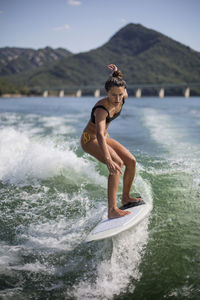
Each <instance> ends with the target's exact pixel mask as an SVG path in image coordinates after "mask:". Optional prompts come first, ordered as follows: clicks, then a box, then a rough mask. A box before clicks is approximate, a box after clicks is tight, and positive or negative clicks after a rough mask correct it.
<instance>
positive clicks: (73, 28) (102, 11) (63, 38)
mask: <svg viewBox="0 0 200 300" xmlns="http://www.w3.org/2000/svg"><path fill="white" fill-rule="evenodd" d="M128 23H140V24H142V25H144V26H146V27H148V28H151V29H154V30H157V31H159V32H161V33H163V34H165V35H167V36H169V37H171V38H173V39H175V40H177V41H179V42H181V43H183V44H185V45H187V46H190V47H191V48H193V49H194V50H197V51H200V0H121V1H120V0H0V47H5V46H12V47H13V46H15V47H25V48H34V49H38V48H43V47H46V46H50V47H53V48H57V47H63V48H66V49H68V50H70V51H72V52H73V53H78V52H83V51H88V50H90V49H94V48H97V47H99V46H101V45H103V44H104V43H105V42H107V41H108V39H109V38H110V37H111V36H113V35H114V34H115V33H116V32H117V31H118V30H119V29H120V28H122V27H124V26H125V25H126V24H128Z"/></svg>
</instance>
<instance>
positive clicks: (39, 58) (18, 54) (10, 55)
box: [0, 47, 72, 76]
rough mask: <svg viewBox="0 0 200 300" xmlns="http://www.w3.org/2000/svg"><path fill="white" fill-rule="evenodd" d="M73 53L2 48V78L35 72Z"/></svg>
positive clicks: (0, 54)
mask: <svg viewBox="0 0 200 300" xmlns="http://www.w3.org/2000/svg"><path fill="white" fill-rule="evenodd" d="M71 54H72V53H71V52H69V51H68V50H65V49H62V48H58V49H52V48H50V47H46V48H44V49H38V50H33V49H26V48H12V47H5V48H0V76H6V75H12V74H16V73H17V74H18V73H21V72H23V71H28V70H33V69H35V68H38V67H41V66H43V65H45V64H49V63H52V62H54V61H59V60H60V59H62V58H63V57H68V56H69V55H71Z"/></svg>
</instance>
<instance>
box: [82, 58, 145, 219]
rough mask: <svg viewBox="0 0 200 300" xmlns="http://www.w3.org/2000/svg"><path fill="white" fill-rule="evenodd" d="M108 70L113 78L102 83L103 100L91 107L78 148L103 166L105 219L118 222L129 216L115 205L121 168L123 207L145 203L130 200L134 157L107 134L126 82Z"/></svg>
mask: <svg viewBox="0 0 200 300" xmlns="http://www.w3.org/2000/svg"><path fill="white" fill-rule="evenodd" d="M108 68H109V69H110V70H112V75H111V76H110V77H109V79H108V80H107V81H106V83H105V90H106V97H104V98H103V99H101V100H99V101H98V102H97V103H96V104H95V105H94V107H93V109H92V112H91V118H90V120H89V122H88V124H87V126H86V127H85V129H84V131H83V134H82V137H81V146H82V148H83V150H84V151H85V152H87V153H89V154H90V155H92V156H93V157H95V158H96V159H98V160H99V161H100V162H102V163H104V164H106V166H107V168H108V171H109V176H108V218H119V217H123V216H125V215H127V214H130V212H129V211H127V210H126V211H125V210H122V209H119V208H118V207H117V203H116V197H117V190H118V185H119V179H120V174H122V167H123V166H125V172H124V176H123V193H122V204H123V205H125V206H127V207H128V206H129V205H133V204H135V205H140V204H143V203H144V202H143V200H142V199H141V198H135V197H131V196H130V190H131V186H132V183H133V180H134V177H135V173H136V159H135V157H134V156H133V155H132V154H131V153H130V152H129V151H128V150H127V149H126V148H125V147H124V146H122V145H121V144H120V143H119V142H117V141H116V140H114V139H111V138H110V137H109V134H108V132H107V129H108V126H109V124H110V122H111V121H112V120H114V119H116V118H117V117H118V116H119V115H120V113H121V110H122V108H123V105H124V103H125V99H127V98H128V94H127V90H126V82H125V81H124V80H123V76H122V73H121V72H120V71H119V70H118V69H117V67H116V65H114V64H110V65H108Z"/></svg>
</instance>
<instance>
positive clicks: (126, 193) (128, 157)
mask: <svg viewBox="0 0 200 300" xmlns="http://www.w3.org/2000/svg"><path fill="white" fill-rule="evenodd" d="M107 143H108V144H109V145H110V146H111V147H112V148H113V149H114V150H115V152H116V153H117V154H118V155H119V157H120V158H121V160H122V161H123V163H124V165H125V167H126V168H125V172H124V177H123V193H122V203H123V204H127V203H128V202H138V201H140V200H141V199H140V198H135V197H131V196H130V191H131V187H132V183H133V180H134V177H135V173H136V159H135V157H134V156H133V155H132V154H131V153H130V152H129V151H128V150H127V149H126V148H125V147H124V146H122V145H121V144H120V143H118V142H117V141H115V140H113V139H110V138H108V139H107Z"/></svg>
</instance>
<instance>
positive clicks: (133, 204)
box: [119, 197, 145, 210]
mask: <svg viewBox="0 0 200 300" xmlns="http://www.w3.org/2000/svg"><path fill="white" fill-rule="evenodd" d="M136 198H141V197H136ZM142 204H145V202H144V200H142V199H141V200H139V201H135V202H128V203H126V204H124V205H122V206H121V207H120V208H119V209H121V210H124V209H127V208H131V207H134V206H138V205H142Z"/></svg>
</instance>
